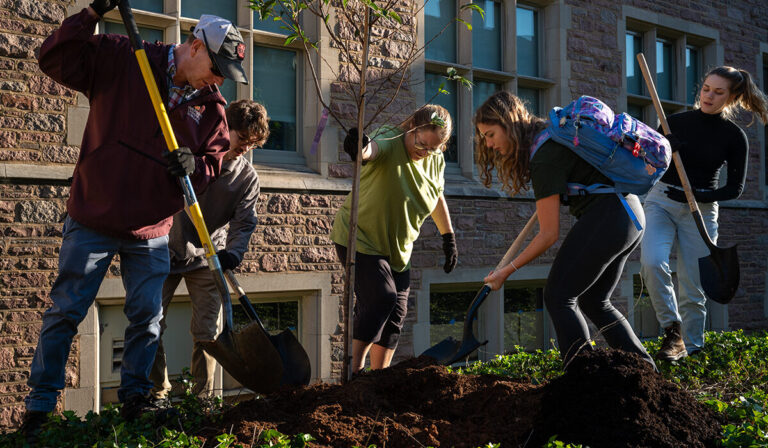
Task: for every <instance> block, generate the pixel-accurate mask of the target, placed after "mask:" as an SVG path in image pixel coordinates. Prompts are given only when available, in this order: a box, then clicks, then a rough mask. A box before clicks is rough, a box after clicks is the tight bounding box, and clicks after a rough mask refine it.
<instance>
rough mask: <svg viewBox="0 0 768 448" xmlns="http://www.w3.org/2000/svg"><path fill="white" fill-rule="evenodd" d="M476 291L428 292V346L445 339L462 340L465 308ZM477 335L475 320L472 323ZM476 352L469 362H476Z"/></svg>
mask: <svg viewBox="0 0 768 448" xmlns="http://www.w3.org/2000/svg"><path fill="white" fill-rule="evenodd" d="M476 294H477V291H456V292H430V294H429V345H430V347H431V346H433V345H435V344H437V343H439V342H440V341H442V340H443V339H445V338H447V337H451V336H452V337H453V338H454V339H456V340H457V341H461V340H462V339H463V337H462V334H463V330H464V318H465V316H466V314H467V308H469V305H470V304H471V303H472V300H473V299H474V298H475V295H476ZM472 328H473V331H474V332H475V334H477V319H475V321H474V322H473V323H472ZM477 353H478V351H477V350H475V351H474V352H473V353H472V354H471V355H470V356H469V359H470V360H476V359H478V358H477Z"/></svg>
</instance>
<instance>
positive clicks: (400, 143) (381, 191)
mask: <svg viewBox="0 0 768 448" xmlns="http://www.w3.org/2000/svg"><path fill="white" fill-rule="evenodd" d="M401 134H403V131H402V130H401V129H399V128H396V127H391V126H386V127H383V128H381V129H380V130H379V131H378V133H377V134H376V137H375V138H374V139H373V140H374V141H376V143H377V144H378V145H379V153H378V155H377V156H376V158H375V159H374V160H371V161H370V162H368V163H366V164H365V165H364V166H363V168H362V170H361V171H360V202H359V205H358V213H357V223H358V230H357V252H360V253H364V254H368V255H384V256H387V257H389V265H390V266H391V267H392V269H393V270H395V271H397V272H403V271H405V270H406V269H408V268H409V267H410V260H411V251H412V250H413V242H414V241H416V238H417V237H418V236H419V229H420V228H421V225H422V224H423V223H424V221H425V220H426V219H427V217H428V216H429V215H430V214H431V213H432V211H433V210H434V209H435V207H436V206H437V201H438V199H439V198H440V196H441V195H442V194H443V189H444V183H445V182H444V179H443V171H444V169H445V159H444V158H443V156H442V155H438V156H428V157H426V158H424V159H421V160H419V161H418V162H415V161H413V160H411V158H410V157H409V156H408V151H407V150H406V149H405V143H404V138H405V136H404V135H401ZM351 202H352V196H351V195H349V196H347V200H346V201H344V204H343V205H342V206H341V207H340V208H339V211H338V212H336V219H335V220H334V221H333V230H332V231H331V240H333V242H335V243H337V244H341V245H342V246H346V245H347V243H348V241H347V240H348V238H349V211H350V207H351Z"/></svg>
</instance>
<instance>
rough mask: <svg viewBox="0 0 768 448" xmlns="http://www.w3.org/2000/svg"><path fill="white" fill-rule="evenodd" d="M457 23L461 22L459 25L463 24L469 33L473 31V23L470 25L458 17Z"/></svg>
mask: <svg viewBox="0 0 768 448" xmlns="http://www.w3.org/2000/svg"><path fill="white" fill-rule="evenodd" d="M456 21H457V22H459V23H463V24H464V25H465V26H466V27H467V29H468V30H469V31H472V24H471V23H469V22H467V21H466V20H464V19H462V18H459V17H456Z"/></svg>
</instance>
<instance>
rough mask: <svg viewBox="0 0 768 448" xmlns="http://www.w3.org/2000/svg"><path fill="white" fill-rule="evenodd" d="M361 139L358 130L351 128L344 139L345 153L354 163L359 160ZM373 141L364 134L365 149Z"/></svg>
mask: <svg viewBox="0 0 768 448" xmlns="http://www.w3.org/2000/svg"><path fill="white" fill-rule="evenodd" d="M358 137H359V134H358V130H357V128H351V129H350V130H349V131H347V136H346V137H344V152H346V153H347V154H349V157H350V158H351V159H352V161H353V162H354V161H356V160H357V139H358ZM370 142H371V139H370V138H368V136H367V135H365V134H363V148H365V147H366V146H368V143H370Z"/></svg>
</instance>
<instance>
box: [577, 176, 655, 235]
mask: <svg viewBox="0 0 768 448" xmlns="http://www.w3.org/2000/svg"><path fill="white" fill-rule="evenodd" d="M606 193H615V194H616V196H618V198H619V201H620V202H621V205H622V206H623V207H624V210H626V212H627V215H629V219H631V220H632V223H633V224H634V225H635V228H636V229H637V230H643V226H642V225H640V220H639V219H637V215H635V212H633V211H632V207H630V206H629V203H628V202H627V198H625V197H624V195H622V194H621V192H619V191H616V188H614V187H613V186H611V185H606V184H592V185H583V184H577V183H571V182H569V183H568V196H586V195H588V194H606Z"/></svg>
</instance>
